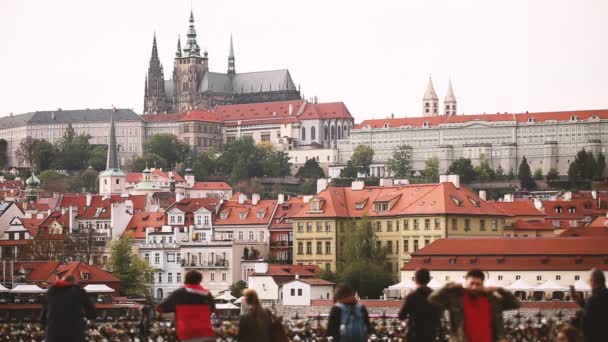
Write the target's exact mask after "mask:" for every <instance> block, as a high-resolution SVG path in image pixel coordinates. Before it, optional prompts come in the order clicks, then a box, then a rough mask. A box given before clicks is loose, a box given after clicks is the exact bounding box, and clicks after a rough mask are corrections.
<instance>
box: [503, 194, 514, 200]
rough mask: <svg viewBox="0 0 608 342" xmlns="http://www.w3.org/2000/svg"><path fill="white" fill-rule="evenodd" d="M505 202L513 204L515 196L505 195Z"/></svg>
mask: <svg viewBox="0 0 608 342" xmlns="http://www.w3.org/2000/svg"><path fill="white" fill-rule="evenodd" d="M503 202H513V194H505V196H504V201H503Z"/></svg>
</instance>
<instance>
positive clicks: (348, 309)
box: [327, 284, 371, 342]
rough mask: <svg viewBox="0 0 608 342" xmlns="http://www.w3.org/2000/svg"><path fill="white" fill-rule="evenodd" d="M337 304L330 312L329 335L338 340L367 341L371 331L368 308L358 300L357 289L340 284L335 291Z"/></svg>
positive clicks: (347, 341)
mask: <svg viewBox="0 0 608 342" xmlns="http://www.w3.org/2000/svg"><path fill="white" fill-rule="evenodd" d="M334 302H335V305H334V306H333V307H332V308H331V311H330V313H329V321H328V322H327V336H331V337H332V338H333V341H337V342H365V341H367V339H368V335H369V332H370V328H371V325H370V321H369V314H368V313H367V309H366V308H365V306H364V305H363V304H360V303H358V302H357V298H355V291H354V290H353V289H352V288H351V287H350V286H348V285H346V284H340V285H338V286H337V287H336V290H335V291H334Z"/></svg>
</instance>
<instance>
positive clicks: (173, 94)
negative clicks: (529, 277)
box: [144, 12, 300, 114]
mask: <svg viewBox="0 0 608 342" xmlns="http://www.w3.org/2000/svg"><path fill="white" fill-rule="evenodd" d="M186 37H187V40H186V44H185V46H184V48H182V46H181V40H180V39H179V38H178V40H177V50H176V51H175V60H174V64H173V74H172V77H171V79H169V80H166V79H165V75H164V69H163V66H162V64H161V62H160V60H159V58H158V47H157V44H156V35H155V36H154V40H153V42H152V56H151V57H150V65H149V67H148V75H147V76H146V85H145V93H144V114H160V113H176V112H180V113H183V112H186V111H188V110H192V109H203V108H205V109H210V108H214V107H215V106H218V105H228V104H238V103H256V102H273V101H285V100H297V99H300V91H299V89H297V88H296V86H295V84H294V82H293V80H292V79H291V75H290V74H289V70H287V69H281V70H270V71H258V72H247V73H237V72H236V58H235V55H234V45H233V42H232V37H230V52H229V55H228V65H227V70H226V73H220V72H211V71H209V54H208V52H207V51H203V52H201V48H200V47H199V45H198V43H197V41H196V30H195V28H194V15H193V13H192V12H190V25H189V27H188V33H187V34H186Z"/></svg>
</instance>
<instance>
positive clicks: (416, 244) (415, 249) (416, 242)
mask: <svg viewBox="0 0 608 342" xmlns="http://www.w3.org/2000/svg"><path fill="white" fill-rule="evenodd" d="M417 251H418V240H414V252H417Z"/></svg>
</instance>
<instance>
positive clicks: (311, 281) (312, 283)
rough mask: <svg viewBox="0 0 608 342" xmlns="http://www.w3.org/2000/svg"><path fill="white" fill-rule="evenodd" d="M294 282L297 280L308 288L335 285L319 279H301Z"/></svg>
mask: <svg viewBox="0 0 608 342" xmlns="http://www.w3.org/2000/svg"><path fill="white" fill-rule="evenodd" d="M296 280H299V281H301V282H303V283H306V284H308V285H310V286H326V285H336V283H332V282H331V281H327V280H325V279H321V278H302V279H296Z"/></svg>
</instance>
